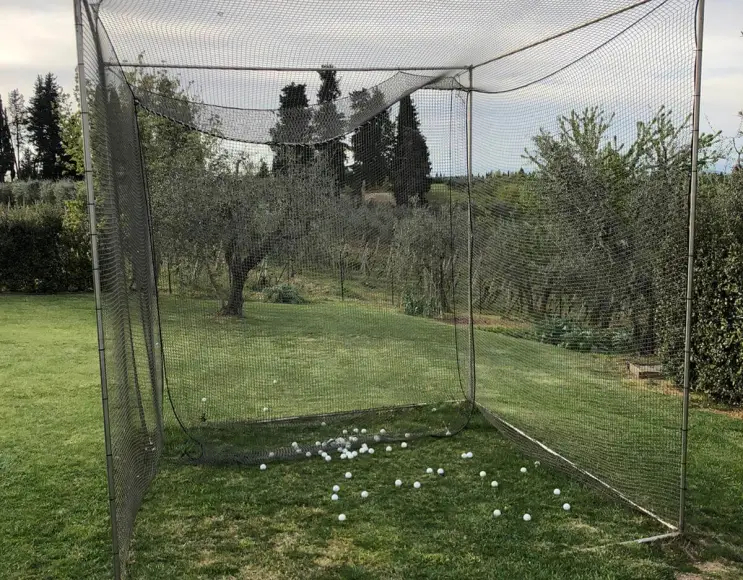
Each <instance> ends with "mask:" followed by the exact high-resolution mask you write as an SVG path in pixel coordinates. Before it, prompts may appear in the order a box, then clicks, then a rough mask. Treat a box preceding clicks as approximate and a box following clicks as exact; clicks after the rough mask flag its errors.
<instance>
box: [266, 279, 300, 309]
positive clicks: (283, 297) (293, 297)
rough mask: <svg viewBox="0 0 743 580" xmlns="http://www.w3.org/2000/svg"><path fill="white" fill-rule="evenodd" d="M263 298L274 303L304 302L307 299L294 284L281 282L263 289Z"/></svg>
mask: <svg viewBox="0 0 743 580" xmlns="http://www.w3.org/2000/svg"><path fill="white" fill-rule="evenodd" d="M263 300H264V301H266V302H272V303H274V304H304V303H305V302H306V300H305V299H304V298H302V296H300V294H299V290H297V287H296V286H294V285H293V284H287V283H285V282H284V283H281V284H277V285H276V286H271V287H270V288H266V289H265V290H263Z"/></svg>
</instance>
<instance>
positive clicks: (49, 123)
mask: <svg viewBox="0 0 743 580" xmlns="http://www.w3.org/2000/svg"><path fill="white" fill-rule="evenodd" d="M61 98H62V92H61V89H60V87H59V85H58V84H57V79H56V78H55V76H54V75H53V74H52V73H47V75H46V76H45V77H42V76H41V75H39V76H38V77H37V78H36V84H35V85H34V95H33V97H31V101H30V103H29V107H28V120H27V129H28V136H29V141H30V142H31V144H32V145H33V146H34V148H35V149H36V155H35V159H34V161H35V163H36V165H37V167H38V173H39V177H41V178H42V179H59V178H60V177H62V174H63V172H64V169H65V165H64V164H65V160H64V148H63V146H62V129H61V105H62V102H61Z"/></svg>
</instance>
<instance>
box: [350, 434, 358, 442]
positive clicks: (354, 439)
mask: <svg viewBox="0 0 743 580" xmlns="http://www.w3.org/2000/svg"><path fill="white" fill-rule="evenodd" d="M349 440H350V441H351V442H353V443H356V442H357V441H358V440H359V438H358V437H354V436H353V435H352V436H351V437H349Z"/></svg>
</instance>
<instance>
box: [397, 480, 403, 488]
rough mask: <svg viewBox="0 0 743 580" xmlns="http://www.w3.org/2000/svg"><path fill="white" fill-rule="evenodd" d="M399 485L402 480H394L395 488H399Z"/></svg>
mask: <svg viewBox="0 0 743 580" xmlns="http://www.w3.org/2000/svg"><path fill="white" fill-rule="evenodd" d="M401 485H402V480H401V479H396V480H395V487H400V486H401Z"/></svg>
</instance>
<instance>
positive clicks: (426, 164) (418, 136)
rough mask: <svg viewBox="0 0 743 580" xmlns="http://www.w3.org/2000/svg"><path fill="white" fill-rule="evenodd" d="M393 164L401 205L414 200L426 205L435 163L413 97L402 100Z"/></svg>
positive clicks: (397, 200)
mask: <svg viewBox="0 0 743 580" xmlns="http://www.w3.org/2000/svg"><path fill="white" fill-rule="evenodd" d="M393 165H394V166H393V169H392V176H393V177H392V184H393V186H394V192H395V201H396V202H397V205H407V204H409V203H410V202H412V201H413V199H414V198H417V199H418V201H419V202H420V203H426V201H427V194H428V191H429V190H430V189H431V181H430V176H431V160H430V157H429V153H428V145H426V138H425V137H424V136H423V133H421V130H420V121H419V120H418V112H417V111H416V109H415V105H414V104H413V100H412V98H411V97H410V95H408V96H406V97H403V98H402V99H401V100H400V112H399V113H398V116H397V139H396V141H395V148H394V161H393Z"/></svg>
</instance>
